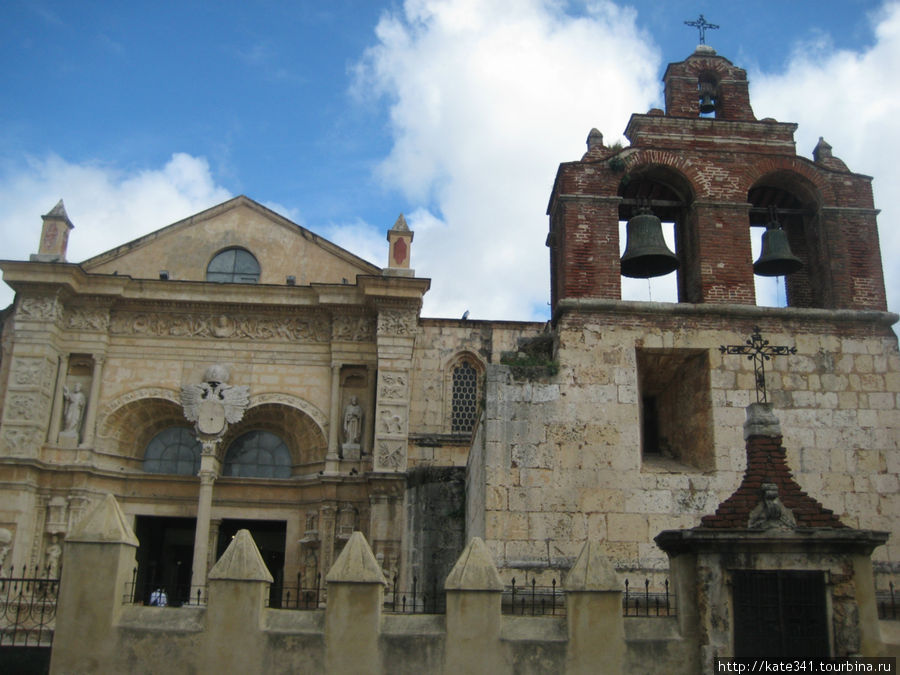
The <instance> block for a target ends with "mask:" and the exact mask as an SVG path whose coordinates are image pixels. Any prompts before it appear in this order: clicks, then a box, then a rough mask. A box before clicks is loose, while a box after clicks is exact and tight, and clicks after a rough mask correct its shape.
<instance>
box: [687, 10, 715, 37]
mask: <svg viewBox="0 0 900 675" xmlns="http://www.w3.org/2000/svg"><path fill="white" fill-rule="evenodd" d="M684 25H685V26H691V27H692V28H696V29H697V30H698V31H699V32H700V44H701V45H703V44H706V31H708V30H718V28H719V25H718V24H716V23H709V22H708V21H707V20H706V19H705V18H704V16H703V15H702V14H701V15H700V18H699V19H697V20H696V21H685V22H684Z"/></svg>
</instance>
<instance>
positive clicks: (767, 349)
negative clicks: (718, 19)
mask: <svg viewBox="0 0 900 675" xmlns="http://www.w3.org/2000/svg"><path fill="white" fill-rule="evenodd" d="M701 18H702V17H701ZM719 351H720V352H722V353H723V354H745V355H747V359H748V360H749V359H752V360H753V371H754V373H755V375H756V402H757V403H767V402H768V400H767V397H766V365H765V364H766V361H768V360H770V359H771V358H772V357H773V356H786V355H788V354H796V353H797V348H796V347H782V346H775V345H770V344H769V341H768V340H764V339H763V336H762V335H760V332H759V326H754V327H753V334H752V335H751V336H750V339H749V340H747V341H746V342H745V343H744V344H742V345H722V346H721V347H719Z"/></svg>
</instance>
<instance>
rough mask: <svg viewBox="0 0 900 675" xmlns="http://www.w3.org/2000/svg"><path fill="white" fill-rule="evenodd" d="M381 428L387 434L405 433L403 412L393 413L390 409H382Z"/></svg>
mask: <svg viewBox="0 0 900 675" xmlns="http://www.w3.org/2000/svg"><path fill="white" fill-rule="evenodd" d="M381 430H382V431H383V432H384V433H386V434H402V433H403V417H402V414H400V412H399V411H398V413H396V414H395V413H393V412H392V411H390V410H382V411H381Z"/></svg>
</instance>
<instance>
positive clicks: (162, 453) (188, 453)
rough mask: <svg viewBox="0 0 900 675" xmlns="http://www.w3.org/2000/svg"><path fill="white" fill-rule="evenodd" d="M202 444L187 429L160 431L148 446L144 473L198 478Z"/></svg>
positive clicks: (145, 454)
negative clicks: (173, 474)
mask: <svg viewBox="0 0 900 675" xmlns="http://www.w3.org/2000/svg"><path fill="white" fill-rule="evenodd" d="M200 450H201V449H200V442H199V441H198V440H197V439H196V438H195V437H194V434H193V432H192V431H191V430H190V429H187V428H185V427H169V428H168V429H164V430H162V431H160V432H159V433H158V434H156V436H154V437H153V438H152V439H151V440H150V442H149V443H148V444H147V449H146V451H145V452H144V471H146V472H147V473H175V474H180V475H183V476H196V475H197V472H198V471H200Z"/></svg>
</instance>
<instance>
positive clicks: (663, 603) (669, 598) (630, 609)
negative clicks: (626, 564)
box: [622, 579, 675, 616]
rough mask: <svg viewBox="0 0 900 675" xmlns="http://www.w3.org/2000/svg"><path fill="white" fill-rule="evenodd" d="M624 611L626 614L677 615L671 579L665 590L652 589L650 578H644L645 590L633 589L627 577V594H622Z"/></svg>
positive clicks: (666, 583) (667, 581) (667, 582)
mask: <svg viewBox="0 0 900 675" xmlns="http://www.w3.org/2000/svg"><path fill="white" fill-rule="evenodd" d="M622 613H623V614H624V615H625V616H675V596H674V595H671V594H670V593H669V580H668V579H666V582H665V590H663V591H651V590H650V580H649V579H644V590H643V591H641V590H639V589H632V588H631V585H630V583H629V581H628V579H625V595H623V596H622Z"/></svg>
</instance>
